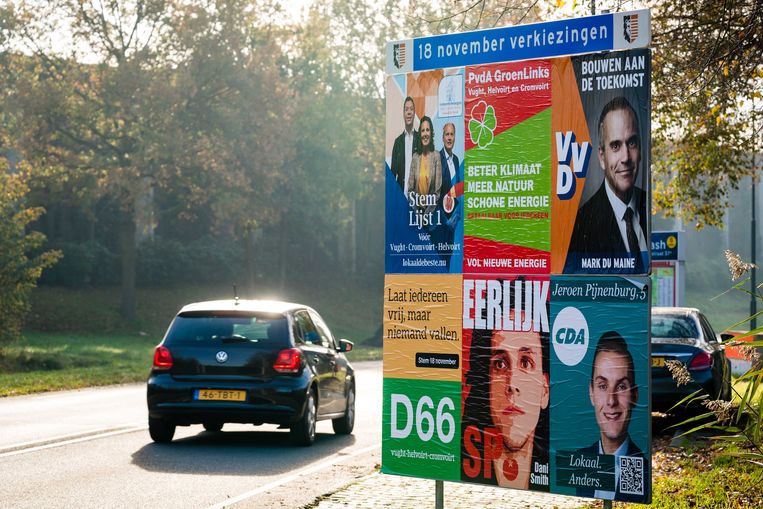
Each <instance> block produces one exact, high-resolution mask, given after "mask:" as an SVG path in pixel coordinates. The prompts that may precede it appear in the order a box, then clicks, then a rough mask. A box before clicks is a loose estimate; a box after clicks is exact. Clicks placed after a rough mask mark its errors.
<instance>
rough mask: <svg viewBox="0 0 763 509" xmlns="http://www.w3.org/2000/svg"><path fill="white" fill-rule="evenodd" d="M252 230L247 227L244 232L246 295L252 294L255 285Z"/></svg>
mask: <svg viewBox="0 0 763 509" xmlns="http://www.w3.org/2000/svg"><path fill="white" fill-rule="evenodd" d="M254 247H255V246H254V230H253V229H252V228H251V227H247V229H246V231H245V232H244V256H245V257H246V260H244V263H245V264H246V285H247V286H246V292H247V295H249V296H251V295H254V285H255V270H256V269H255V263H254V261H255V256H254Z"/></svg>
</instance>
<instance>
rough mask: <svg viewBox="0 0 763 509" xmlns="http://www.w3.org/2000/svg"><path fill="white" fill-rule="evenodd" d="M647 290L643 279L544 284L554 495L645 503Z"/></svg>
mask: <svg viewBox="0 0 763 509" xmlns="http://www.w3.org/2000/svg"><path fill="white" fill-rule="evenodd" d="M649 284H650V280H649V279H648V278H646V277H641V278H631V279H625V278H618V277H599V278H577V277H555V278H553V279H552V283H551V320H552V324H553V325H552V326H551V336H552V338H553V340H552V345H553V348H552V350H553V353H552V356H551V400H552V411H551V470H552V472H553V476H552V479H553V488H552V489H553V491H554V492H556V493H562V494H568V495H578V496H584V497H595V498H599V499H609V500H622V501H628V502H639V503H648V502H649V500H650V497H651V490H650V488H651V474H650V472H651V466H650V462H651V457H652V453H651V425H650V415H651V408H650V404H649V385H650V383H649V376H650V372H651V363H650V339H649V313H650V308H649V303H650V300H649V299H650V295H649ZM573 423H574V429H575V433H569V429H570V426H571V425H572V424H573Z"/></svg>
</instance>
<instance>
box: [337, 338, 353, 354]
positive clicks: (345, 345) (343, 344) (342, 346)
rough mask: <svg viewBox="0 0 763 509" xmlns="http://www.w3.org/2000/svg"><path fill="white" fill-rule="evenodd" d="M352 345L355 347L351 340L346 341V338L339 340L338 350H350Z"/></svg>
mask: <svg viewBox="0 0 763 509" xmlns="http://www.w3.org/2000/svg"><path fill="white" fill-rule="evenodd" d="M354 347H355V343H353V342H352V341H347V340H346V339H340V340H339V351H340V352H351V351H352V349H353V348H354Z"/></svg>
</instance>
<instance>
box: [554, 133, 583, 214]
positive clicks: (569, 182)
mask: <svg viewBox="0 0 763 509" xmlns="http://www.w3.org/2000/svg"><path fill="white" fill-rule="evenodd" d="M555 138H556V157H557V163H558V165H557V171H556V194H557V196H559V199H560V200H569V199H570V198H572V197H573V196H574V194H575V188H576V187H577V185H576V183H577V179H579V178H585V176H586V173H588V162H589V160H590V159H591V144H590V143H588V142H587V141H584V142H583V143H582V144H579V143H578V142H577V141H575V133H573V132H572V131H567V132H566V133H560V132H557V133H555Z"/></svg>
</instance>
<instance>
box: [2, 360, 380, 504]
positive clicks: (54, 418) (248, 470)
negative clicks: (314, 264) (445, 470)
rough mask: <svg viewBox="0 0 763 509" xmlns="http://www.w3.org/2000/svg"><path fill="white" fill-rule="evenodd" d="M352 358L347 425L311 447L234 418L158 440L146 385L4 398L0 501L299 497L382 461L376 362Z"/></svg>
mask: <svg viewBox="0 0 763 509" xmlns="http://www.w3.org/2000/svg"><path fill="white" fill-rule="evenodd" d="M354 366H355V369H356V372H357V390H358V396H357V414H356V422H355V431H354V433H353V434H352V435H351V436H337V435H335V434H334V433H333V430H332V429H331V421H321V422H319V423H318V436H317V439H316V442H315V444H314V445H313V446H312V447H309V448H301V447H295V446H293V445H291V443H290V441H289V435H288V430H277V429H276V427H275V426H270V425H264V426H259V427H254V426H249V425H235V424H234V425H231V424H227V425H226V426H225V427H224V428H223V432H222V433H208V432H206V431H204V428H202V427H201V426H191V427H178V429H177V432H176V433H175V439H174V440H173V442H172V443H171V444H161V445H160V444H154V443H153V442H152V441H151V438H150V437H149V435H148V429H147V426H146V420H147V413H146V403H145V386H144V384H136V385H126V386H118V387H107V388H98V389H87V390H80V391H67V392H60V393H49V394H43V395H35V396H20V397H14V398H4V399H0V430H2V434H1V435H0V501H1V503H0V504H1V505H2V506H3V507H4V508H20V507H29V508H36V509H37V508H46V507H56V508H59V507H67V508H70V507H78V508H89V507H93V508H96V507H97V508H103V507H115V508H118V507H131V508H143V507H162V508H200V509H212V508H221V507H236V508H271V507H288V508H295V507H303V506H305V505H307V504H309V503H311V502H313V501H314V500H315V499H316V497H319V496H321V495H324V494H327V493H330V492H332V491H334V490H336V489H338V488H340V487H342V486H345V485H347V484H349V483H351V482H353V481H354V480H355V479H357V478H358V477H361V476H363V475H366V474H368V473H370V472H371V471H372V470H373V468H374V466H375V465H376V464H378V463H379V462H380V443H381V405H382V401H381V394H382V373H381V362H362V363H355V364H354Z"/></svg>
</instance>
